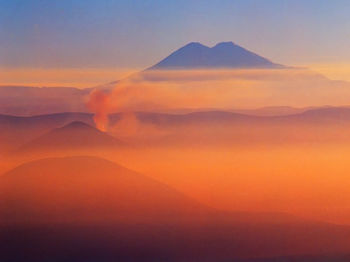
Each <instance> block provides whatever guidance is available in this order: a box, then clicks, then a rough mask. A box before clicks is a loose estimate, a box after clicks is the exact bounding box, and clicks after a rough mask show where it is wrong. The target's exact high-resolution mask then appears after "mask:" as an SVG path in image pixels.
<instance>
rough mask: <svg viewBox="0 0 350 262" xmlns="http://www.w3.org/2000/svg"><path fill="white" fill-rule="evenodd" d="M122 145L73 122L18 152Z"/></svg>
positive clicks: (54, 130) (43, 136)
mask: <svg viewBox="0 0 350 262" xmlns="http://www.w3.org/2000/svg"><path fill="white" fill-rule="evenodd" d="M122 144H123V143H122V142H121V141H119V140H118V139H116V138H114V137H112V136H110V135H108V134H106V133H104V132H102V131H100V130H98V129H97V128H95V127H92V126H90V125H88V124H86V123H84V122H81V121H73V122H71V123H69V124H67V125H65V126H63V127H59V128H55V129H53V130H51V131H49V132H48V133H45V134H44V135H42V136H40V137H38V138H36V139H34V140H33V141H31V142H29V143H27V144H25V145H23V146H21V147H20V148H19V150H18V151H19V152H28V151H36V150H50V151H55V150H59V149H89V148H90V149H91V148H113V147H116V146H120V145H122Z"/></svg>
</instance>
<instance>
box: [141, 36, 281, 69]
mask: <svg viewBox="0 0 350 262" xmlns="http://www.w3.org/2000/svg"><path fill="white" fill-rule="evenodd" d="M284 67H285V66H283V65H279V64H275V63H273V62H271V61H270V60H268V59H266V58H264V57H262V56H259V55H257V54H255V53H253V52H250V51H248V50H246V49H244V48H243V47H241V46H239V45H236V44H234V43H233V42H222V43H218V44H217V45H215V46H214V47H211V48H210V47H208V46H205V45H202V44H201V43H189V44H187V45H185V46H183V47H181V48H180V49H178V50H176V51H175V52H173V53H172V54H170V55H169V56H168V57H166V58H164V59H163V60H162V61H160V62H159V63H157V64H155V65H154V66H152V67H150V68H148V70H173V69H200V68H284Z"/></svg>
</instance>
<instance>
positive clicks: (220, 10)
mask: <svg viewBox="0 0 350 262" xmlns="http://www.w3.org/2000/svg"><path fill="white" fill-rule="evenodd" d="M349 17H350V1H348V0H231V1H229V0H216V1H213V0H211V1H209V0H172V1H171V0H168V1H164V0H69V1H68V0H67V1H66V0H0V66H2V67H45V68H46V67H53V68H60V67H64V68H65V67H76V68H80V67H92V68H94V67H117V68H123V67H125V68H142V67H146V66H149V65H152V64H154V63H156V62H157V61H158V60H160V59H161V58H163V57H164V56H166V55H168V54H169V53H170V52H172V51H174V50H175V49H177V48H179V47H181V46H183V45H185V44H186V43H188V42H192V41H196V42H201V43H203V44H206V45H209V46H211V45H214V44H215V43H217V42H221V41H233V42H235V43H237V44H239V45H241V46H243V47H245V48H247V49H250V50H252V51H254V52H257V53H259V54H261V55H263V56H265V57H268V58H270V59H272V60H274V61H276V62H278V63H283V64H289V65H293V64H298V65H299V64H310V63H349V62H350V52H349V48H350V19H349Z"/></svg>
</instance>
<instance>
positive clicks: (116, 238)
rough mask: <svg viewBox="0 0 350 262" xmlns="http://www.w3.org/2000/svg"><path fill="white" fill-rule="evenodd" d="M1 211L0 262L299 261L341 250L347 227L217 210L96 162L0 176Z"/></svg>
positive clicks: (38, 166)
mask: <svg viewBox="0 0 350 262" xmlns="http://www.w3.org/2000/svg"><path fill="white" fill-rule="evenodd" d="M0 212H1V214H0V221H1V224H0V233H1V234H0V260H1V261H4V262H7V261H27V262H34V261H36V262H44V261H54V262H55V261H57V262H58V261H69V262H73V261H74V262H83V261H91V262H97V261H204V260H205V261H227V260H234V261H240V260H239V259H242V261H259V260H258V258H259V259H261V261H269V260H267V258H269V257H282V258H281V259H280V260H272V261H289V260H286V258H283V256H293V258H292V259H294V260H290V261H305V257H304V255H308V256H311V257H321V258H327V257H329V256H331V257H333V256H334V255H336V256H338V257H339V256H340V257H343V254H346V253H348V252H350V240H349V239H350V228H349V227H346V226H337V225H332V224H327V223H320V222H312V221H304V220H301V219H297V218H293V217H291V216H287V215H282V214H279V215H278V214H263V213H255V214H248V213H247V214H245V213H228V212H221V211H216V210H213V209H211V208H208V207H205V206H203V205H201V204H199V203H197V202H196V201H194V200H192V199H190V198H188V197H186V196H184V195H183V194H181V193H179V192H177V191H176V190H174V189H172V188H171V187H169V186H166V185H164V184H162V183H159V182H157V181H154V180H153V179H151V178H148V177H146V176H143V175H141V174H138V173H136V172H133V171H131V170H129V169H126V168H124V167H121V166H118V165H116V164H114V163H112V162H109V161H107V160H103V159H100V158H96V157H68V158H51V159H42V160H38V161H34V162H30V163H27V164H23V165H21V166H19V167H17V168H15V169H13V170H12V171H10V172H7V173H5V174H4V175H2V176H0ZM19 250H20V252H18V251H19ZM299 256H302V257H301V258H300V260H298V257H299ZM308 256H307V257H308ZM251 257H254V258H255V259H254V260H251V259H250V258H251ZM344 257H345V256H344ZM302 259H304V260H302ZM306 261H308V260H306ZM311 261H332V260H311ZM334 261H337V260H334ZM338 261H340V260H338Z"/></svg>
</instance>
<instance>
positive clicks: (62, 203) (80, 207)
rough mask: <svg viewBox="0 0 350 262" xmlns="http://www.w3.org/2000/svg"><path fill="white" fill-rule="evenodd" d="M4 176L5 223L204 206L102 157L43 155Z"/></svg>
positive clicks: (152, 214)
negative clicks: (55, 156) (43, 157)
mask: <svg viewBox="0 0 350 262" xmlns="http://www.w3.org/2000/svg"><path fill="white" fill-rule="evenodd" d="M59 132H60V131H59ZM0 180H1V182H0V194H1V198H0V205H1V208H0V210H1V216H0V221H3V222H4V221H6V222H12V223H16V222H19V223H21V222H31V221H34V222H38V221H39V222H40V221H43V222H55V221H58V222H62V221H82V222H83V221H87V222H88V221H109V222H111V221H117V220H118V219H125V218H128V219H131V218H133V219H140V220H142V219H146V220H147V219H156V218H158V217H159V218H161V217H162V216H166V217H169V216H170V217H173V216H175V215H178V216H181V215H183V214H187V215H188V214H195V213H196V212H197V211H198V209H201V208H202V207H201V205H199V204H197V203H196V202H194V201H191V200H190V199H188V198H186V197H185V196H183V195H182V194H180V193H178V192H176V191H175V190H173V189H171V188H170V187H168V186H166V185H163V184H161V183H158V182H156V181H154V180H152V179H151V178H148V177H146V176H143V175H141V174H138V173H136V172H133V171H131V170H129V169H127V168H124V167H121V166H118V165H117V164H114V163H112V162H109V161H107V160H104V159H101V158H96V157H66V158H49V159H42V160H38V161H34V162H30V163H27V164H24V165H21V166H19V167H17V168H15V169H13V170H12V171H10V172H8V173H6V174H4V175H2V176H0ZM203 209H204V208H203Z"/></svg>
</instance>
